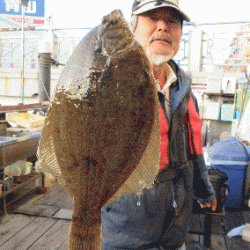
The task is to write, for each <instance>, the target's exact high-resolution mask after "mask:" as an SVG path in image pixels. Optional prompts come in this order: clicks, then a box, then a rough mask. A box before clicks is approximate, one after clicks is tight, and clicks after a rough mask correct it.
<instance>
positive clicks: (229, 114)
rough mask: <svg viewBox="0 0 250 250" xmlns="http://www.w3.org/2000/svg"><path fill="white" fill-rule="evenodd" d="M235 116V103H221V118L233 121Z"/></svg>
mask: <svg viewBox="0 0 250 250" xmlns="http://www.w3.org/2000/svg"><path fill="white" fill-rule="evenodd" d="M233 118H234V105H233V104H222V105H221V120H222V121H232V120H233Z"/></svg>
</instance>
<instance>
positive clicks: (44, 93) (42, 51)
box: [38, 30, 53, 102]
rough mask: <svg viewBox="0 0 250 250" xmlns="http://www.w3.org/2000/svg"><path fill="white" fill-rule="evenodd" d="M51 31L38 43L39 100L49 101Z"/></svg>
mask: <svg viewBox="0 0 250 250" xmlns="http://www.w3.org/2000/svg"><path fill="white" fill-rule="evenodd" d="M52 41H53V33H52V30H49V31H48V33H47V34H46V35H45V36H44V39H43V40H42V41H41V42H40V44H39V54H38V62H39V102H45V101H50V79H51V63H52V61H53V59H52V58H51V54H52V46H53V45H52Z"/></svg>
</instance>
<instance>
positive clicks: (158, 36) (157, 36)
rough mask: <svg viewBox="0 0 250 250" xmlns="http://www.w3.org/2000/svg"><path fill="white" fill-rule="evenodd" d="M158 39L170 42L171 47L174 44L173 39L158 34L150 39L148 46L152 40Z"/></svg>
mask: <svg viewBox="0 0 250 250" xmlns="http://www.w3.org/2000/svg"><path fill="white" fill-rule="evenodd" d="M158 38H166V39H167V41H168V42H170V44H171V45H173V43H174V40H173V38H172V37H171V36H169V35H166V34H158V35H155V36H152V37H150V39H149V42H148V43H149V44H150V43H151V42H152V41H153V40H155V39H158Z"/></svg>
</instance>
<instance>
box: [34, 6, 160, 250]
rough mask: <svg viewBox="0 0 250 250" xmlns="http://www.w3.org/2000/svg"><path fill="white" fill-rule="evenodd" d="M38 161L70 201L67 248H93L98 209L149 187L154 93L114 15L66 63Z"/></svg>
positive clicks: (144, 64)
mask: <svg viewBox="0 0 250 250" xmlns="http://www.w3.org/2000/svg"><path fill="white" fill-rule="evenodd" d="M38 157H39V161H40V166H41V169H42V171H44V172H50V173H51V174H53V175H54V176H55V177H57V178H58V180H59V182H60V183H61V184H62V185H63V187H64V188H65V189H66V191H67V192H68V194H69V195H70V197H72V198H73V200H74V211H73V216H72V221H71V228H70V235H69V249H74V250H76V249H86V250H90V249H100V247H101V209H102V208H103V207H104V206H106V205H107V204H109V203H110V202H112V201H113V200H115V199H117V198H119V197H121V196H122V195H126V194H131V193H134V194H140V193H141V192H142V190H143V189H144V188H150V186H151V185H152V183H153V181H154V179H155V176H156V175H157V173H158V163H159V157H160V124H159V102H158V94H157V89H156V85H155V80H154V78H153V75H152V74H151V72H150V64H149V60H148V58H147V56H146V54H145V52H144V51H143V48H142V47H141V46H140V45H139V43H138V42H136V41H135V39H134V36H133V34H132V32H131V30H130V29H129V26H128V24H127V22H126V21H125V19H124V18H123V16H122V13H121V11H117V10H116V11H113V12H112V13H111V14H109V15H107V16H105V17H104V18H103V21H102V23H101V24H100V25H98V26H97V27H95V28H94V29H93V30H91V31H90V32H89V33H88V34H87V35H86V36H85V37H84V38H83V39H82V41H81V42H80V43H79V44H78V46H77V47H76V49H75V51H74V53H73V54H72V56H71V58H70V59H69V61H68V62H67V65H66V67H65V69H64V71H63V72H62V75H61V77H60V79H59V83H58V86H57V88H56V91H55V93H54V96H53V98H52V100H51V104H50V107H49V109H48V112H47V114H46V118H45V125H44V127H43V130H42V134H41V139H40V144H39V151H38Z"/></svg>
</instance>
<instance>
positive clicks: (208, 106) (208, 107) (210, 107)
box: [203, 101, 221, 120]
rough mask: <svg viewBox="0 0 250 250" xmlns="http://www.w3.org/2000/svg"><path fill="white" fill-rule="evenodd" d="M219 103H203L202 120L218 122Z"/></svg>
mask: <svg viewBox="0 0 250 250" xmlns="http://www.w3.org/2000/svg"><path fill="white" fill-rule="evenodd" d="M220 106H221V104H220V103H217V102H209V101H205V102H204V115H203V118H204V119H209V120H219V119H220Z"/></svg>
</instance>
